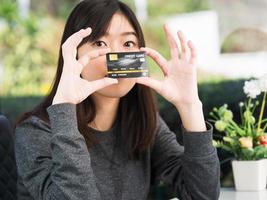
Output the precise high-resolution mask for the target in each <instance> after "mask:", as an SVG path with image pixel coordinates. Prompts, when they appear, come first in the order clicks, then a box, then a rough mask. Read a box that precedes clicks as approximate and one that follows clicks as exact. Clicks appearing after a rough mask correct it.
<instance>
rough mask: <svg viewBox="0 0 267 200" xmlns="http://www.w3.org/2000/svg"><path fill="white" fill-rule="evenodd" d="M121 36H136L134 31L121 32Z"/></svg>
mask: <svg viewBox="0 0 267 200" xmlns="http://www.w3.org/2000/svg"><path fill="white" fill-rule="evenodd" d="M121 35H122V36H127V35H134V36H137V35H136V33H135V32H123V33H121Z"/></svg>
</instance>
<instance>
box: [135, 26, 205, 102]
mask: <svg viewBox="0 0 267 200" xmlns="http://www.w3.org/2000/svg"><path fill="white" fill-rule="evenodd" d="M164 31H165V33H166V36H167V39H168V43H169V47H170V51H171V59H170V60H169V61H167V60H166V59H165V58H164V57H163V56H162V55H160V53H158V52H157V51H155V50H153V49H151V48H146V47H145V48H141V49H140V50H143V51H145V52H146V54H147V55H148V56H150V57H151V58H152V59H153V60H154V61H155V62H156V63H157V64H158V65H159V66H160V68H161V70H162V72H163V74H164V79H163V80H162V81H159V80H155V79H153V78H151V77H140V78H137V83H140V84H143V85H146V86H149V87H151V88H153V89H154V90H155V91H156V92H158V93H159V94H160V95H161V96H163V97H164V98H166V99H167V100H168V101H170V102H171V103H172V104H174V105H175V106H176V107H179V106H180V105H182V106H183V105H192V104H195V103H197V104H199V103H200V100H199V97H198V89H197V72H196V60H197V53H196V49H195V47H194V45H193V43H192V42H191V41H188V42H187V40H186V38H185V36H184V35H183V34H182V32H180V31H179V32H178V33H177V36H178V38H179V41H180V43H181V53H180V58H179V48H178V45H177V43H176V41H175V39H174V37H173V36H172V35H171V33H170V30H169V28H168V27H167V26H166V25H165V26H164Z"/></svg>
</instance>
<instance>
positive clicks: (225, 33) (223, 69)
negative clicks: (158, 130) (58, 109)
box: [0, 0, 267, 199]
mask: <svg viewBox="0 0 267 200" xmlns="http://www.w3.org/2000/svg"><path fill="white" fill-rule="evenodd" d="M122 1H123V2H125V3H127V4H128V5H129V6H130V7H131V8H132V9H133V10H134V11H135V13H136V15H137V16H138V18H139V20H140V22H141V24H142V28H143V31H144V34H145V39H146V43H147V46H149V47H152V48H154V49H157V50H158V51H159V52H160V53H162V54H163V55H164V56H166V57H167V58H169V56H170V54H169V49H168V46H167V42H166V39H165V35H164V32H163V24H164V23H168V24H169V25H170V27H171V30H172V32H173V34H175V32H176V31H177V30H182V31H183V32H184V33H185V34H186V36H187V37H188V38H190V39H191V40H193V42H194V43H195V44H196V46H197V49H198V54H199V64H198V82H199V95H200V98H201V100H202V102H203V105H204V106H203V107H204V113H205V117H206V119H209V118H210V117H209V112H210V111H211V110H212V108H213V107H214V106H221V105H223V104H225V103H227V104H228V105H229V107H230V109H231V110H232V111H234V116H235V118H236V120H237V121H238V120H240V119H239V107H238V103H239V102H240V101H244V100H245V95H244V94H243V84H244V81H245V80H248V79H251V78H253V77H255V78H256V77H260V76H262V75H264V74H266V73H267V54H266V53H267V32H266V31H267V12H266V10H267V0H168V1H166V0H122ZM78 2H79V1H77V0H64V1H63V0H46V1H41V0H17V1H15V0H0V113H1V114H4V115H6V116H7V117H8V119H9V120H10V121H11V123H12V124H13V125H14V123H15V121H16V119H17V117H18V116H20V115H21V114H22V113H23V112H25V111H28V110H30V109H32V108H33V107H34V106H35V105H36V104H38V102H40V100H41V99H42V98H43V97H44V95H46V94H47V93H48V92H49V90H50V85H51V83H52V82H53V78H54V75H55V71H56V65H57V58H58V51H59V44H60V40H61V35H62V32H63V28H64V24H65V21H66V18H67V16H68V15H69V13H70V12H71V10H72V8H73V7H74V6H75V5H76V4H77V3H78ZM149 67H150V71H151V76H153V77H157V78H159V79H160V78H162V74H161V72H160V70H159V67H157V65H156V64H155V63H154V62H153V61H152V60H151V59H149ZM157 98H158V102H159V108H160V113H161V115H162V117H163V118H164V119H165V121H166V122H167V124H168V125H169V127H170V128H171V130H173V131H174V132H175V133H176V134H177V139H178V141H179V142H180V143H181V144H182V135H181V134H180V126H179V124H178V123H177V120H178V119H179V116H178V113H177V112H176V110H175V109H174V107H173V106H172V105H170V104H169V103H168V102H166V101H165V100H164V99H163V98H162V97H160V96H157ZM259 98H261V97H259ZM265 110H266V109H265ZM256 112H258V111H256ZM265 116H266V113H265ZM216 135H218V133H217V132H216V130H214V137H215V138H216V137H217V136H216ZM218 155H219V158H220V161H221V181H222V186H224V187H227V186H233V178H232V173H231V167H230V160H231V159H232V155H230V154H228V153H227V152H224V151H222V150H219V149H218ZM171 196H172V194H171V193H170V192H169V191H168V190H167V189H166V188H165V187H164V184H161V185H160V186H159V187H155V188H152V189H151V195H150V198H151V199H167V198H170V197H171Z"/></svg>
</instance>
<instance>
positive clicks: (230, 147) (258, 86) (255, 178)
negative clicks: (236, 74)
mask: <svg viewBox="0 0 267 200" xmlns="http://www.w3.org/2000/svg"><path fill="white" fill-rule="evenodd" d="M243 90H244V93H245V94H246V95H247V98H248V99H247V100H246V101H245V102H240V103H239V107H240V115H241V116H240V117H241V122H240V123H237V122H236V121H235V120H234V119H233V113H232V111H231V110H230V109H228V106H227V104H225V105H223V106H221V107H220V108H216V107H215V108H213V110H212V112H210V116H211V117H212V119H210V121H212V122H214V123H215V128H216V129H217V130H218V131H219V132H220V133H222V135H221V137H222V140H213V144H214V146H216V147H218V148H222V149H224V150H226V151H229V152H231V153H232V154H233V155H234V157H235V160H233V161H232V168H233V176H234V182H235V187H236V190H263V189H265V188H266V182H267V159H266V158H267V118H264V116H263V115H264V109H265V105H266V96H267V75H265V76H263V77H262V78H259V79H253V80H250V81H245V84H244V87H243ZM261 94H263V98H262V101H261V103H260V102H259V101H257V100H255V98H256V97H257V96H258V95H261ZM259 105H261V107H260V114H259V116H257V117H255V109H256V108H257V107H258V106H259Z"/></svg>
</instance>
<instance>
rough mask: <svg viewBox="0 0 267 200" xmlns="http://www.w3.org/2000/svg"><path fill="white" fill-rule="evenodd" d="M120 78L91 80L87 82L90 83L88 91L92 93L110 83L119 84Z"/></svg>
mask: <svg viewBox="0 0 267 200" xmlns="http://www.w3.org/2000/svg"><path fill="white" fill-rule="evenodd" d="M117 83H118V80H117V79H114V78H107V77H105V78H102V79H98V80H95V81H90V82H88V83H87V85H88V92H89V93H90V94H92V93H94V92H95V91H97V90H100V89H102V88H104V87H107V86H109V85H113V84H117Z"/></svg>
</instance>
